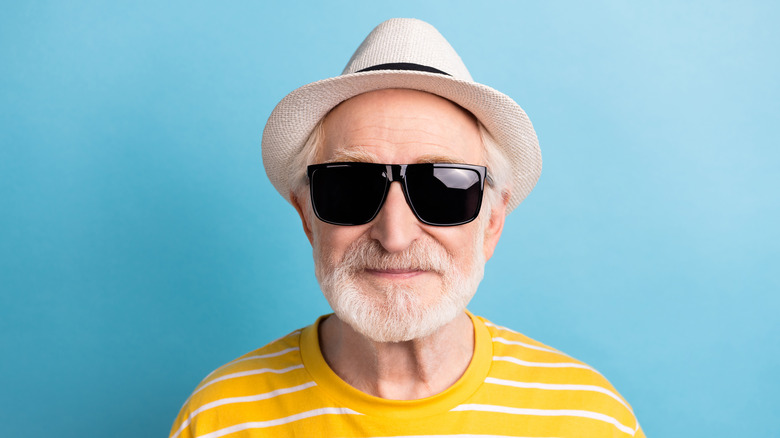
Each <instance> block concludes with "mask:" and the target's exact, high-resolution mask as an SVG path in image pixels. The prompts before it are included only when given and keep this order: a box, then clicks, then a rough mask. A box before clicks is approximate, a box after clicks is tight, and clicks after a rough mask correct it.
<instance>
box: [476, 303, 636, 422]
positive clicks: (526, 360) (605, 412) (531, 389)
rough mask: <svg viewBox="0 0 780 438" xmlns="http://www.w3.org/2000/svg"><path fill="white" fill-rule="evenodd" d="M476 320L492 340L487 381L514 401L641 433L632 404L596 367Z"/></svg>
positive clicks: (494, 325) (500, 327)
mask: <svg viewBox="0 0 780 438" xmlns="http://www.w3.org/2000/svg"><path fill="white" fill-rule="evenodd" d="M480 320H481V321H482V322H483V323H484V324H485V326H486V327H487V329H488V331H489V333H490V337H491V338H492V341H493V342H492V343H493V363H492V366H491V369H490V373H489V376H488V377H487V378H486V379H485V383H487V384H489V385H490V386H493V387H497V388H499V387H500V388H507V389H509V390H510V393H511V394H513V397H515V398H519V399H525V397H527V399H529V400H530V399H535V400H543V404H544V407H545V408H546V409H551V408H561V407H562V406H565V407H566V408H567V409H572V408H571V407H572V406H575V407H577V409H576V410H578V412H581V413H582V415H591V414H592V415H596V416H600V417H599V418H606V419H608V420H609V422H612V423H613V424H615V425H618V426H619V428H620V429H621V430H623V431H624V432H627V433H630V434H632V435H633V434H634V433H636V431H637V430H638V429H639V425H638V424H637V423H636V419H635V417H634V413H633V410H632V409H631V406H630V405H629V404H628V403H627V402H626V400H625V399H624V398H623V397H622V396H621V395H620V394H619V393H618V392H617V390H616V389H615V388H614V387H613V386H612V384H611V383H610V382H609V381H608V380H607V379H606V378H605V377H604V376H603V375H602V374H601V373H600V372H598V371H597V370H596V369H595V368H593V367H591V366H590V365H588V364H586V363H584V362H582V361H580V360H577V359H575V358H573V357H571V356H569V355H568V354H566V353H564V352H562V351H560V350H557V349H555V348H553V347H550V346H548V345H545V344H543V343H541V342H539V341H536V340H534V339H531V338H529V337H528V336H526V335H524V334H522V333H519V332H517V331H514V330H512V329H509V328H506V327H503V326H500V325H497V324H493V323H491V322H490V321H487V320H485V319H484V318H480ZM502 393H503V392H502Z"/></svg>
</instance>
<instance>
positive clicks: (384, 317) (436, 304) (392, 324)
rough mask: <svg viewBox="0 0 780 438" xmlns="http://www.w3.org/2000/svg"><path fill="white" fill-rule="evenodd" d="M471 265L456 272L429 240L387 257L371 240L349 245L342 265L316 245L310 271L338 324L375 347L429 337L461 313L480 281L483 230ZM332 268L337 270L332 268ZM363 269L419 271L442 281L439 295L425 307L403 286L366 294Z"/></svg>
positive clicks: (442, 251)
mask: <svg viewBox="0 0 780 438" xmlns="http://www.w3.org/2000/svg"><path fill="white" fill-rule="evenodd" d="M478 228H479V230H478V232H477V237H476V238H475V242H474V246H473V248H474V253H473V254H472V257H471V260H470V262H471V266H468V267H466V268H467V269H465V270H463V271H461V269H459V266H455V265H454V263H453V260H452V256H451V255H450V254H448V253H447V251H446V250H445V249H444V247H443V246H442V245H441V244H439V243H438V242H436V241H435V240H434V239H433V238H430V237H429V238H426V239H425V240H418V241H415V242H413V244H412V245H411V246H410V247H409V248H408V249H407V250H405V251H404V252H403V253H399V254H388V253H387V252H386V251H385V250H384V248H382V246H381V245H380V244H379V242H377V241H375V240H365V239H364V240H358V241H356V242H355V243H353V244H352V245H351V246H350V247H349V249H348V250H347V252H346V254H345V255H344V259H343V260H341V261H330V263H327V262H326V260H327V256H326V255H325V254H323V253H322V248H320V247H319V245H316V244H315V247H314V262H315V268H316V270H315V272H316V275H317V279H318V281H319V283H320V287H321V288H322V291H323V293H324V295H325V298H326V299H327V300H328V303H329V304H330V306H331V307H332V308H333V311H334V313H335V314H336V316H338V318H339V319H341V320H342V321H344V322H346V323H347V324H349V325H350V326H351V327H352V328H353V329H354V330H355V331H357V332H358V333H360V334H362V335H364V336H366V337H367V338H369V339H371V340H373V341H375V342H402V341H408V340H412V339H419V338H423V337H426V336H429V335H431V334H433V333H434V332H435V331H437V330H438V329H439V328H441V327H442V326H444V325H446V324H447V323H449V322H451V321H452V320H454V319H455V318H456V317H457V316H458V315H460V314H461V313H463V312H464V311H465V309H466V305H467V304H468V303H469V301H471V298H472V297H473V296H474V293H476V291H477V286H479V282H480V281H481V280H482V276H483V274H484V268H485V257H484V254H483V252H482V246H483V245H482V242H483V241H484V231H483V230H484V227H483V226H482V224H480V226H479V227H478ZM333 265H336V266H335V268H334V267H333ZM365 269H423V270H427V271H431V272H434V273H437V274H438V275H440V276H441V283H442V285H441V290H440V291H439V293H438V294H437V295H436V296H435V297H434V298H433V302H430V303H426V302H425V301H424V300H423V299H422V298H423V296H422V294H420V293H419V292H418V291H415V290H414V289H413V288H411V287H409V286H408V285H404V284H390V285H388V286H387V287H384V288H383V290H380V291H378V292H377V291H373V292H367V291H363V290H360V288H358V286H357V282H356V280H357V276H358V275H360V274H361V272H363V271H364V270H365Z"/></svg>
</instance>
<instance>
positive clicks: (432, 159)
mask: <svg viewBox="0 0 780 438" xmlns="http://www.w3.org/2000/svg"><path fill="white" fill-rule="evenodd" d="M342 161H345V162H355V163H378V162H379V158H378V157H377V156H376V155H374V154H372V153H371V152H368V151H366V150H362V149H342V150H339V151H337V152H336V153H335V154H333V156H331V157H330V158H328V159H327V160H325V161H324V163H338V162H342ZM415 163H452V164H468V163H466V162H465V161H464V160H462V159H460V158H456V157H452V156H449V155H436V154H425V155H421V156H419V157H417V159H416V160H415V161H414V163H398V164H415ZM386 164H390V163H386Z"/></svg>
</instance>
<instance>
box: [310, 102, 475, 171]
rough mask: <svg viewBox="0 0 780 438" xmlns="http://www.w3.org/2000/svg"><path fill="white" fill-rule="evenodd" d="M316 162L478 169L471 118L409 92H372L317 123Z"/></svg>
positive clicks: (456, 108) (455, 107)
mask: <svg viewBox="0 0 780 438" xmlns="http://www.w3.org/2000/svg"><path fill="white" fill-rule="evenodd" d="M322 136H323V138H322V141H321V142H320V145H319V147H318V150H317V152H316V157H317V160H316V161H317V162H332V161H362V162H381V163H394V164H409V163H418V162H453V163H471V164H482V161H483V158H482V155H483V148H482V140H481V137H480V133H479V128H478V124H477V121H476V118H475V117H474V116H473V115H472V114H471V113H469V112H468V111H466V110H464V109H463V108H461V107H460V106H458V105H456V104H454V103H453V102H451V101H449V100H447V99H444V98H441V97H439V96H436V95H433V94H430V93H425V92H422V91H415V90H401V89H389V90H378V91H372V92H369V93H364V94H361V95H358V96H355V97H353V98H351V99H348V100H346V101H344V102H342V103H341V104H340V105H338V106H337V107H335V108H334V109H333V110H331V111H330V113H328V115H327V116H326V117H325V118H324V119H323V124H322Z"/></svg>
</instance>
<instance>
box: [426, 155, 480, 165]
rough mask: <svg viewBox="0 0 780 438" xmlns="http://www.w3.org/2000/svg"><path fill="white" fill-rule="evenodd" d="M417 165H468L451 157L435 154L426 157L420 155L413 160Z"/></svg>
mask: <svg viewBox="0 0 780 438" xmlns="http://www.w3.org/2000/svg"><path fill="white" fill-rule="evenodd" d="M415 161H416V162H417V163H452V164H468V163H466V162H465V161H463V160H461V159H460V158H456V157H452V156H446V155H436V154H427V155H421V156H419V157H417V160H415Z"/></svg>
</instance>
